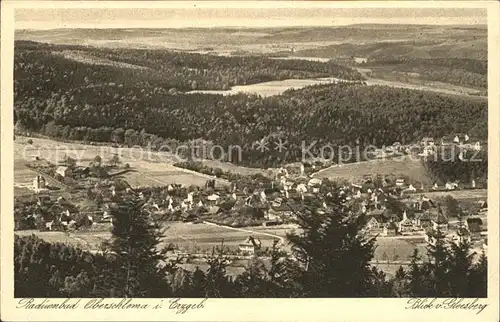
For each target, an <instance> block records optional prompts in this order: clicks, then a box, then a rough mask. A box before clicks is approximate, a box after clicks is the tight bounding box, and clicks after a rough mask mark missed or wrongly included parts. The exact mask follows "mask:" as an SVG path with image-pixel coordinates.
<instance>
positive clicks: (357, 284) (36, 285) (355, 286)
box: [14, 189, 487, 298]
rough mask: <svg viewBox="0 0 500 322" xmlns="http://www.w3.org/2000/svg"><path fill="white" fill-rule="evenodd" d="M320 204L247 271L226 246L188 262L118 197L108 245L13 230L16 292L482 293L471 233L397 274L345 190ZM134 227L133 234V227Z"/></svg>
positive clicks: (483, 269) (482, 261)
mask: <svg viewBox="0 0 500 322" xmlns="http://www.w3.org/2000/svg"><path fill="white" fill-rule="evenodd" d="M329 192H334V193H333V194H332V193H330V194H327V195H325V196H324V197H325V202H327V203H328V205H329V207H330V208H331V209H332V210H331V211H328V212H326V213H324V212H317V211H316V210H317V209H318V206H317V205H316V204H315V202H313V201H310V202H309V204H308V206H307V207H306V208H305V210H304V211H303V212H301V213H298V214H297V215H298V224H299V226H300V227H301V228H302V230H303V232H302V233H291V234H289V235H288V236H287V237H288V240H289V242H290V244H291V246H292V250H293V251H292V254H289V253H283V252H282V251H280V250H279V249H278V248H276V247H273V250H272V252H271V255H270V263H269V265H265V264H264V262H263V261H262V260H261V259H259V258H257V257H255V258H253V259H252V260H251V262H250V264H249V266H248V267H247V268H246V270H245V271H244V272H243V273H242V274H240V275H238V276H236V277H230V276H228V274H227V270H226V269H227V266H228V264H229V262H228V260H227V257H226V256H225V253H224V251H223V248H217V249H215V248H214V252H213V254H212V256H211V257H209V259H208V261H207V264H208V269H207V270H206V271H202V270H200V269H198V268H197V269H196V270H195V271H194V272H191V271H186V270H185V269H183V268H182V267H181V266H180V265H179V263H178V262H175V261H169V260H167V257H166V256H165V255H166V254H167V252H168V251H169V249H160V247H159V244H160V242H161V236H162V235H164V234H165V233H166V234H168V230H166V231H165V230H164V229H163V228H161V227H160V226H159V224H157V223H155V222H154V221H152V219H151V216H150V215H149V214H148V212H147V211H145V210H144V208H143V207H142V204H141V202H140V201H138V200H137V199H135V198H133V197H131V198H128V199H121V200H115V201H116V202H117V206H116V207H114V208H113V209H112V216H113V228H112V237H111V239H110V240H108V241H106V242H104V243H103V245H102V250H103V252H100V253H95V254H94V253H90V252H88V251H84V250H82V249H79V248H75V247H73V246H69V245H64V244H60V243H55V244H51V243H47V242H45V241H43V240H41V239H39V238H37V237H35V236H31V237H29V236H25V237H18V236H16V237H15V242H14V273H15V274H14V283H15V297H210V298H212V297H226V298H227V297H485V296H486V295H487V294H486V289H487V258H486V256H485V254H484V253H483V254H482V255H480V254H476V255H474V254H472V253H471V246H470V244H469V243H468V242H466V241H465V240H464V241H462V242H460V243H458V244H447V243H446V242H445V240H444V235H443V234H442V233H439V230H438V233H437V234H436V239H437V242H436V244H435V245H432V246H431V245H429V247H428V258H429V259H428V261H422V260H421V259H420V257H419V254H418V252H415V254H414V255H413V257H412V261H411V264H410V265H409V267H408V268H407V269H403V268H400V269H399V270H398V271H397V273H396V274H395V276H394V277H391V278H388V277H387V276H386V275H385V274H384V273H382V272H381V271H379V270H378V269H376V268H375V267H373V266H371V264H370V261H371V260H372V258H373V253H374V247H375V245H374V240H373V239H370V238H367V237H365V236H364V234H363V233H362V228H363V227H364V224H365V223H366V219H365V218H364V216H363V215H356V212H355V211H354V210H353V208H352V206H351V205H349V204H348V203H346V199H345V196H344V197H342V196H341V195H340V194H339V190H335V189H334V190H330V191H329ZM131 231H133V232H134V233H133V234H130V232H131Z"/></svg>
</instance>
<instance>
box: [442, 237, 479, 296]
mask: <svg viewBox="0 0 500 322" xmlns="http://www.w3.org/2000/svg"><path fill="white" fill-rule="evenodd" d="M473 257H474V254H471V244H470V243H469V242H468V241H467V240H465V239H462V240H461V241H460V242H459V243H458V244H451V250H450V271H449V277H448V278H449V281H450V288H451V294H450V295H451V296H453V297H468V296H470V294H468V293H469V285H470V274H471V271H472V260H473Z"/></svg>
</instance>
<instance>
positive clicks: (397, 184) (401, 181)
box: [396, 178, 405, 187]
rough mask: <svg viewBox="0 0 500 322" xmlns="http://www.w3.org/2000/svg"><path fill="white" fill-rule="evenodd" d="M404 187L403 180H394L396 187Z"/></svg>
mask: <svg viewBox="0 0 500 322" xmlns="http://www.w3.org/2000/svg"><path fill="white" fill-rule="evenodd" d="M404 185H405V179H401V178H400V179H396V186H397V187H402V186H404Z"/></svg>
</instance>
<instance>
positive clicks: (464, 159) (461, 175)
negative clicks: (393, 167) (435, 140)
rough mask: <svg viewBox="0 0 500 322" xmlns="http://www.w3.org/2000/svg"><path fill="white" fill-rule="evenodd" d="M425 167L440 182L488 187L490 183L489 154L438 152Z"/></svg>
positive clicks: (454, 151) (456, 150)
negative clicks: (455, 182)
mask: <svg viewBox="0 0 500 322" xmlns="http://www.w3.org/2000/svg"><path fill="white" fill-rule="evenodd" d="M423 162H424V166H425V167H426V168H427V170H428V171H429V173H430V174H432V175H433V176H434V177H435V178H436V179H438V181H440V182H443V183H444V182H448V181H460V182H462V183H466V184H470V183H471V182H472V180H475V182H476V184H478V185H479V184H481V185H482V186H484V187H486V186H487V183H488V152H487V151H485V150H481V151H477V152H476V151H466V152H464V151H461V150H460V149H458V148H449V149H445V150H441V151H439V150H438V151H437V153H436V155H434V156H432V157H429V158H427V159H426V160H424V161H423Z"/></svg>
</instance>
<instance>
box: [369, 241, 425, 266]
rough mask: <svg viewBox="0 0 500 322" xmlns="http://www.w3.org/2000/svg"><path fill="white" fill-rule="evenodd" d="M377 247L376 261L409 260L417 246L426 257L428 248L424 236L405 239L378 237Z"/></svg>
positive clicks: (423, 256)
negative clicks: (424, 242) (423, 241)
mask: <svg viewBox="0 0 500 322" xmlns="http://www.w3.org/2000/svg"><path fill="white" fill-rule="evenodd" d="M376 245H377V248H376V249H375V254H374V258H373V259H374V260H375V261H377V260H378V261H381V262H383V261H387V260H400V261H409V260H410V256H411V255H412V254H413V250H414V249H415V248H417V249H418V252H419V254H420V256H421V257H422V258H423V259H425V258H426V257H427V256H426V255H427V250H426V248H425V244H423V243H422V238H420V239H418V240H412V239H403V238H396V237H384V238H378V239H377V243H376Z"/></svg>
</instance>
